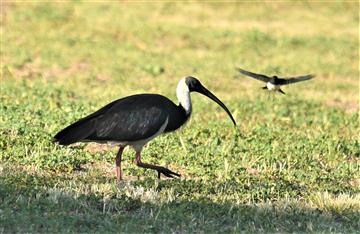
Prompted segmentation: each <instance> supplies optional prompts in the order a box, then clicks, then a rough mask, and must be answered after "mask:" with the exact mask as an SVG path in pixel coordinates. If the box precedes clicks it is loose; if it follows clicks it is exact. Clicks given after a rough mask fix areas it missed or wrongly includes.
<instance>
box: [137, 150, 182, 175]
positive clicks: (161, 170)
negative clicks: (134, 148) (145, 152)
mask: <svg viewBox="0 0 360 234" xmlns="http://www.w3.org/2000/svg"><path fill="white" fill-rule="evenodd" d="M135 164H136V165H137V166H138V167H142V168H147V169H152V170H156V171H157V172H158V178H159V179H160V175H161V174H163V175H164V176H166V177H170V178H174V176H177V177H180V176H181V175H180V174H178V173H176V172H173V171H171V170H169V169H167V168H166V167H161V166H157V165H152V164H148V163H143V162H141V155H140V151H138V152H136V158H135Z"/></svg>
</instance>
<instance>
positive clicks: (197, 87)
mask: <svg viewBox="0 0 360 234" xmlns="http://www.w3.org/2000/svg"><path fill="white" fill-rule="evenodd" d="M181 82H185V84H186V85H187V87H188V89H189V92H197V93H201V94H202V95H204V96H206V97H208V98H210V99H211V100H213V101H214V102H216V103H217V104H218V105H219V106H221V107H222V108H223V109H224V110H225V111H226V113H227V114H228V115H229V117H230V119H231V121H232V122H233V123H234V125H235V126H236V122H235V120H234V118H233V116H232V115H231V113H230V111H229V109H228V108H227V107H226V106H225V104H224V103H223V102H222V101H220V99H219V98H217V97H216V96H215V95H214V94H213V93H212V92H210V91H209V90H208V89H207V88H205V87H204V86H203V85H202V84H201V82H200V81H199V80H198V79H196V78H195V77H192V76H188V77H186V78H184V80H181V81H180V82H179V85H180V83H181ZM178 98H179V100H180V103H181V97H180V96H179V95H178Z"/></svg>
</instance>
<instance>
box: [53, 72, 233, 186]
mask: <svg viewBox="0 0 360 234" xmlns="http://www.w3.org/2000/svg"><path fill="white" fill-rule="evenodd" d="M176 91H177V96H178V99H179V101H180V104H179V105H175V104H174V103H173V102H172V101H171V100H169V99H168V98H166V97H164V96H162V95H159V94H137V95H132V96H128V97H125V98H121V99H118V100H116V101H113V102H111V103H109V104H107V105H106V106H104V107H103V108H101V109H99V110H98V111H96V112H94V113H92V114H90V115H88V116H86V117H84V118H82V119H80V120H78V121H76V122H75V123H73V124H71V125H69V126H68V127H66V128H64V129H63V130H61V131H60V132H58V133H57V134H56V135H55V136H54V140H55V141H56V142H58V143H59V144H60V145H70V144H73V143H75V142H88V141H93V142H98V143H115V144H118V145H119V147H120V148H119V152H118V154H117V157H116V173H117V179H118V181H120V180H122V173H121V155H122V152H123V150H124V148H125V147H126V146H127V145H130V146H132V147H133V148H134V149H135V151H136V160H135V163H136V164H137V165H138V166H140V167H143V168H150V169H154V170H157V171H158V175H159V177H160V174H161V173H162V174H164V175H165V176H167V177H173V176H180V175H179V174H177V173H175V172H172V171H170V170H169V169H167V168H164V167H160V166H156V165H151V164H146V163H142V162H141V155H140V153H141V150H142V148H143V146H144V145H145V144H146V143H147V142H148V141H150V140H151V139H153V138H155V137H156V136H158V135H159V134H161V133H166V132H171V131H175V130H176V129H178V128H179V127H181V126H182V125H183V124H184V123H185V122H186V121H187V120H188V118H189V116H190V114H191V99H190V92H192V91H195V92H198V93H201V94H203V95H205V96H207V97H209V98H210V99H212V100H213V101H215V102H216V103H218V104H219V105H220V106H221V107H222V108H223V109H224V110H225V111H226V112H227V113H228V115H229V116H230V118H231V120H232V121H233V123H234V125H235V124H236V123H235V120H234V118H233V117H232V115H231V113H230V111H229V110H228V109H227V107H226V106H225V105H224V104H223V103H222V102H221V101H220V100H219V99H218V98H217V97H216V96H215V95H213V94H212V93H211V92H210V91H209V90H207V89H206V88H205V87H204V86H202V84H201V83H200V81H199V80H197V79H196V78H194V77H186V78H184V79H182V80H180V82H179V84H178V87H177V90H176Z"/></svg>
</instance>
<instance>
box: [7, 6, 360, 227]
mask: <svg viewBox="0 0 360 234" xmlns="http://www.w3.org/2000/svg"><path fill="white" fill-rule="evenodd" d="M236 67H241V68H244V69H247V70H250V71H254V72H258V73H263V74H269V75H275V74H276V75H279V76H294V75H303V74H309V73H311V74H315V75H316V78H315V79H314V80H311V81H307V82H304V83H299V84H295V85H293V86H288V87H286V88H284V91H285V92H286V93H287V95H286V96H283V95H271V94H268V93H266V92H263V91H262V90H260V87H261V86H262V84H261V83H259V82H257V81H255V80H252V79H250V78H247V77H244V76H240V75H239V74H238V73H237V72H236V70H235V68H236ZM187 75H193V76H196V77H198V78H199V79H200V80H201V81H202V82H203V84H204V85H205V86H207V87H208V88H209V89H210V90H212V91H213V92H214V93H215V94H216V95H217V96H218V97H219V98H220V99H221V100H223V101H224V103H225V104H226V105H227V106H228V107H229V109H230V110H231V111H232V112H233V114H234V117H235V119H236V120H237V122H238V127H237V128H236V129H234V128H233V127H232V126H231V122H230V121H229V119H228V118H227V116H226V114H225V113H222V111H221V110H220V109H219V108H218V107H217V106H216V105H215V104H213V103H211V102H210V101H208V100H206V99H205V98H203V97H202V96H200V95H197V94H194V95H192V100H193V105H194V113H193V115H192V117H191V120H190V122H189V123H188V124H187V126H185V127H184V128H182V129H181V130H180V131H178V132H176V133H173V134H167V135H164V136H161V137H159V138H157V139H155V140H154V141H153V142H152V143H150V146H149V147H147V148H146V149H145V150H144V159H143V160H144V161H146V162H151V163H155V164H161V165H167V166H169V167H170V168H171V169H173V170H174V171H179V172H180V173H181V174H182V175H183V177H182V179H181V180H163V181H160V182H158V181H156V179H155V174H154V172H151V171H144V170H142V169H139V168H136V167H135V166H134V165H133V164H132V160H133V158H134V155H133V154H134V152H133V151H132V150H129V149H128V150H126V151H125V156H124V157H125V160H126V161H125V162H124V172H125V179H126V180H127V181H130V182H129V183H128V184H126V185H123V186H120V187H119V186H117V185H116V184H115V179H114V174H113V173H114V172H113V171H112V169H113V167H114V165H113V160H114V156H115V152H116V149H115V148H110V147H106V146H99V145H96V144H88V145H84V144H81V145H78V146H74V147H67V148H66V147H59V146H56V145H54V144H52V143H51V138H52V136H53V135H54V134H55V133H56V132H57V131H59V130H60V129H62V128H63V127H65V126H66V125H68V124H70V123H71V122H73V121H75V120H77V119H79V118H81V117H83V116H85V115H87V114H88V113H90V112H92V111H95V110H97V109H98V108H100V107H101V106H103V105H105V104H106V103H108V102H110V101H112V100H114V99H117V98H120V97H124V96H127V95H130V94H134V93H142V92H151V93H161V94H163V95H165V96H168V97H170V98H171V99H172V100H174V101H175V102H177V100H176V96H175V88H176V85H177V82H178V81H179V79H180V78H182V77H184V76H187ZM0 111H1V116H0V132H1V134H0V162H1V163H0V176H1V178H0V199H1V204H0V216H1V219H0V220H1V221H0V231H2V232H11V231H20V232H74V231H79V232H94V231H103V230H105V231H109V232H113V231H125V232H143V231H146V232H219V231H220V230H224V231H225V232H240V231H245V232H294V231H295V232H305V231H309V232H312V231H315V232H356V231H357V230H358V229H359V217H360V215H359V209H360V205H359V186H360V178H359V155H360V145H359V133H358V132H359V4H358V2H356V1H353V2H352V1H346V2H327V3H325V2H314V3H313V2H308V1H296V2H275V3H270V2H255V3H250V2H239V3H200V2H188V3H169V2H167V3H166V2H164V3H152V4H150V3H144V2H138V3H132V2H122V1H120V2H107V3H100V2H99V3H95V2H68V3H60V2H58V3H50V2H41V3H40V2H39V3H30V2H29V3H25V2H16V1H15V2H7V1H6V2H5V1H3V2H1V102H0Z"/></svg>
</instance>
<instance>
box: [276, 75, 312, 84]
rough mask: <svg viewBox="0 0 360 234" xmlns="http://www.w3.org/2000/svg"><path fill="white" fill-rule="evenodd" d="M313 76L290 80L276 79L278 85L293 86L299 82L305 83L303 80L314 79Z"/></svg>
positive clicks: (291, 78)
mask: <svg viewBox="0 0 360 234" xmlns="http://www.w3.org/2000/svg"><path fill="white" fill-rule="evenodd" d="M314 77H315V76H314V75H306V76H297V77H290V78H286V79H285V78H284V79H278V82H277V83H278V84H279V85H288V84H293V83H296V82H300V81H305V80H310V79H312V78H314Z"/></svg>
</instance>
